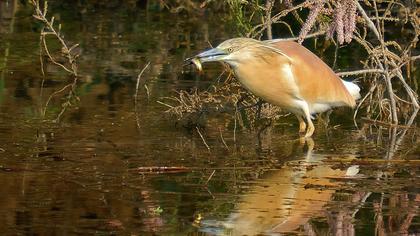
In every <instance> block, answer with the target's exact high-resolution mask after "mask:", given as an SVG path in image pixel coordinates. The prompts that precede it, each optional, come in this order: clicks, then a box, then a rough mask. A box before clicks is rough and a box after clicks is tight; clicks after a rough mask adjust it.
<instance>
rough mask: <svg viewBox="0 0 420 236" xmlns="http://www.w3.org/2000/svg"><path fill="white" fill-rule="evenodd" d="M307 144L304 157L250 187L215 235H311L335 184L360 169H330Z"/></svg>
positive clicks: (311, 146) (271, 172)
mask: <svg viewBox="0 0 420 236" xmlns="http://www.w3.org/2000/svg"><path fill="white" fill-rule="evenodd" d="M306 141H307V145H308V151H307V153H306V154H305V155H304V156H302V157H301V158H299V159H297V160H294V161H289V162H287V163H285V165H283V167H282V168H281V169H279V170H275V171H270V172H269V173H267V174H266V175H265V176H264V177H263V178H262V179H261V180H259V181H258V182H259V184H256V185H255V186H252V187H251V188H250V190H249V192H248V193H247V194H246V195H244V196H243V197H242V198H241V199H240V200H239V202H238V204H237V205H236V207H235V212H234V213H232V214H231V215H230V216H229V217H228V219H226V220H225V222H223V223H222V224H221V225H223V229H222V230H216V231H218V232H217V234H218V235H260V234H263V235H278V234H281V233H285V232H289V233H290V232H297V230H300V232H301V229H303V230H304V231H305V233H306V234H308V235H310V234H311V231H313V229H312V227H311V225H310V224H309V220H310V219H312V218H314V217H320V216H323V215H324V213H325V206H326V205H327V203H328V202H329V201H330V200H331V199H332V197H333V194H334V193H335V191H336V189H337V187H338V185H339V182H337V181H335V180H336V179H341V178H346V177H351V176H355V175H356V174H357V173H358V171H359V169H358V166H351V167H349V168H348V169H346V170H340V169H333V168H331V167H330V166H328V165H327V164H325V163H323V162H322V160H323V159H325V156H324V155H320V154H314V153H313V147H314V142H313V140H312V139H310V138H309V139H307V140H306ZM350 228H352V227H350ZM204 231H206V229H204ZM213 232H214V231H213ZM312 235H313V234H312ZM345 235H352V234H351V233H350V234H345Z"/></svg>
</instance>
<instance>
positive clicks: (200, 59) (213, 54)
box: [184, 48, 228, 72]
mask: <svg viewBox="0 0 420 236" xmlns="http://www.w3.org/2000/svg"><path fill="white" fill-rule="evenodd" d="M227 55H228V54H227V53H226V52H225V51H224V50H222V49H219V48H212V49H209V50H207V51H204V52H202V53H200V54H198V55H196V56H194V57H190V58H187V59H186V60H185V61H184V62H185V64H186V65H189V64H194V65H195V66H196V67H197V69H198V70H199V71H200V72H201V71H202V70H203V66H202V65H201V63H204V62H212V61H222V60H223V59H224V57H225V56H227Z"/></svg>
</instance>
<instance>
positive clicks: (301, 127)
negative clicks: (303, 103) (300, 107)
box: [295, 114, 306, 133]
mask: <svg viewBox="0 0 420 236" xmlns="http://www.w3.org/2000/svg"><path fill="white" fill-rule="evenodd" d="M295 116H296V117H297V119H298V120H299V133H305V131H306V123H305V121H304V120H303V118H302V116H301V115H298V114H295Z"/></svg>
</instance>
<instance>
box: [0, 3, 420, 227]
mask: <svg viewBox="0 0 420 236" xmlns="http://www.w3.org/2000/svg"><path fill="white" fill-rule="evenodd" d="M88 2H89V3H85V2H84V1H74V2H67V1H58V0H57V1H51V2H50V14H51V15H54V16H55V18H56V20H57V21H59V22H60V23H61V24H62V31H63V35H64V36H65V40H67V42H69V43H70V44H71V45H72V44H75V43H79V44H80V47H79V49H78V50H80V52H79V53H80V57H79V58H78V67H79V74H80V75H79V83H78V86H77V95H78V97H79V99H80V101H78V102H77V103H74V104H75V105H73V106H72V107H70V108H68V109H67V110H66V111H65V112H64V114H63V115H62V116H61V119H60V121H59V122H53V120H54V118H55V117H57V115H58V114H59V113H60V111H61V110H62V104H63V100H65V97H63V96H55V97H54V98H53V99H52V100H51V102H50V103H49V106H48V107H47V112H46V117H44V118H42V113H43V109H45V103H46V101H47V99H48V97H49V95H51V94H52V93H53V92H54V91H57V90H58V89H60V88H62V87H63V86H65V85H66V84H67V83H69V82H71V81H72V77H71V76H69V75H68V74H67V73H65V72H63V71H62V70H61V69H60V68H58V67H57V66H53V65H51V64H49V63H47V64H46V65H44V70H45V72H46V74H45V77H43V76H42V73H41V69H40V68H41V67H40V61H39V31H40V29H41V25H40V24H39V23H38V22H36V21H35V20H34V19H33V18H32V6H31V5H29V4H28V3H27V1H17V0H14V1H13V0H9V1H1V2H0V69H1V71H0V73H1V77H0V133H1V135H0V186H1V187H0V195H1V197H0V234H1V235H256V234H259V235H279V234H292V235H296V234H297V235H396V234H403V235H417V234H420V225H419V224H420V218H419V217H418V214H419V209H418V208H419V205H420V192H419V191H420V188H419V184H418V182H417V181H419V173H420V162H419V159H418V158H419V154H420V149H419V147H418V143H419V141H418V135H417V134H416V133H418V132H416V131H418V128H417V127H414V128H410V129H404V130H401V129H398V130H395V133H396V134H397V136H395V139H396V140H394V139H393V137H394V136H389V135H388V133H390V134H392V133H393V132H392V131H390V130H389V129H388V128H387V127H378V126H372V125H370V124H369V123H365V122H363V120H361V119H359V129H357V128H356V127H355V126H354V125H353V124H352V114H351V111H350V110H346V109H341V110H337V111H335V112H334V113H333V114H332V117H331V122H330V125H329V126H328V128H326V127H325V125H323V124H322V122H319V124H317V131H316V134H315V136H314V138H313V140H309V141H308V142H306V143H304V142H301V141H300V140H299V138H298V135H297V129H298V127H297V122H296V120H295V118H294V117H290V116H285V117H284V118H282V119H280V121H278V122H276V123H275V124H274V125H272V126H270V127H268V128H266V129H264V130H255V129H251V128H244V127H242V128H238V129H234V126H233V123H234V121H233V120H232V119H231V118H227V117H230V116H222V115H215V116H209V117H208V120H207V122H206V123H207V125H206V126H205V127H203V128H201V133H202V135H203V138H204V139H205V141H206V144H207V145H208V146H209V148H207V147H206V145H205V143H204V142H203V139H202V138H201V137H200V135H199V134H198V133H197V132H196V130H195V129H191V128H185V127H183V126H182V125H179V122H177V121H176V119H174V118H173V117H171V116H169V115H168V114H167V113H166V112H165V111H166V110H167V107H165V106H163V105H162V104H160V103H158V102H157V101H161V100H162V99H164V97H167V96H173V95H176V92H177V91H179V90H181V89H191V88H198V89H200V90H205V89H207V88H208V87H209V86H211V85H212V84H213V83H214V78H215V77H216V76H217V75H218V73H219V72H220V71H221V70H222V67H220V66H217V65H211V66H209V67H208V68H207V69H206V74H204V75H199V76H198V75H197V73H196V72H195V71H194V70H193V69H192V68H185V67H183V60H184V59H185V58H187V57H189V56H191V55H194V54H195V53H197V52H198V51H200V50H201V49H204V48H208V47H209V43H212V44H216V43H219V42H221V41H223V40H225V39H227V38H231V37H235V36H238V33H237V31H236V30H235V29H234V27H232V24H230V23H229V22H230V21H231V17H230V16H229V14H228V12H226V11H225V10H223V9H221V10H220V11H215V12H218V13H211V12H207V11H205V10H196V11H183V10H182V9H181V10H179V11H177V12H173V11H170V10H168V9H166V8H165V7H164V6H162V4H160V2H159V1H155V2H154V1H108V2H107V3H102V2H101V1H88ZM221 22H222V23H221ZM52 47H54V42H52ZM55 47H58V46H57V45H55ZM318 55H320V56H321V57H322V58H323V59H324V60H326V61H327V62H331V60H329V59H328V57H325V56H324V57H323V55H322V54H318ZM346 58H347V59H346ZM348 58H349V55H344V56H343V58H342V60H340V61H339V63H341V64H340V66H341V68H352V67H353V66H354V65H352V64H351V63H350V62H351V60H348ZM148 62H150V66H149V67H148V68H147V69H146V71H145V73H144V74H143V75H142V79H144V80H145V83H146V84H147V88H148V92H149V96H147V93H146V90H145V89H144V87H143V86H140V89H139V94H138V99H137V114H136V112H135V107H134V106H135V103H134V95H135V93H136V79H137V75H138V73H139V72H140V70H141V69H142V68H143V67H144V66H145V65H146V63H148ZM42 86H43V89H41V87H42ZM401 134H404V137H403V138H401V139H399V138H400V137H402V135H401ZM398 135H399V136H398ZM396 142H397V144H395V143H396ZM225 144H226V145H225ZM165 168H166V169H165ZM171 168H172V169H171Z"/></svg>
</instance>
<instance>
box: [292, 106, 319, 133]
mask: <svg viewBox="0 0 420 236" xmlns="http://www.w3.org/2000/svg"><path fill="white" fill-rule="evenodd" d="M296 103H297V104H298V105H299V107H300V108H301V109H302V111H303V114H304V115H305V119H306V123H307V125H308V128H307V129H306V134H305V138H309V137H311V136H312V134H313V133H314V131H315V126H314V123H312V120H311V114H310V113H309V105H308V103H307V102H305V101H304V100H297V101H296Z"/></svg>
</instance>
